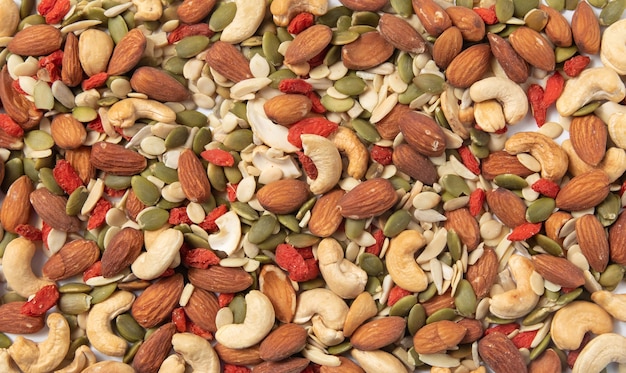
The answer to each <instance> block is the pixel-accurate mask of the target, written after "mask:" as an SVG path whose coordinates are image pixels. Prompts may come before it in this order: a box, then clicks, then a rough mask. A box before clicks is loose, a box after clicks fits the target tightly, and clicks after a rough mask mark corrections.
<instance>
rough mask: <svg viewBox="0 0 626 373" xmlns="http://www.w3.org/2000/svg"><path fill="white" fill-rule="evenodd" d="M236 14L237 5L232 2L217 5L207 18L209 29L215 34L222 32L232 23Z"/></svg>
mask: <svg viewBox="0 0 626 373" xmlns="http://www.w3.org/2000/svg"><path fill="white" fill-rule="evenodd" d="M236 12H237V4H235V3H234V2H231V3H223V2H220V3H218V5H217V7H215V10H213V14H211V17H210V18H209V28H210V29H211V30H213V31H215V32H219V31H223V30H224V29H225V28H226V26H228V25H229V24H230V23H231V22H232V21H233V19H234V18H235V13H236Z"/></svg>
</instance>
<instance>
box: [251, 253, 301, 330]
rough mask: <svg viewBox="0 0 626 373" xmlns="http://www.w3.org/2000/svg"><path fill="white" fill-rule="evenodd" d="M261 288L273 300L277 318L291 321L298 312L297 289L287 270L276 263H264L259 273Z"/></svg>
mask: <svg viewBox="0 0 626 373" xmlns="http://www.w3.org/2000/svg"><path fill="white" fill-rule="evenodd" d="M259 289H260V290H261V292H262V293H263V294H265V296H266V297H267V298H268V299H269V300H270V302H272V305H273V306H274V313H275V314H276V319H277V320H278V321H280V322H282V323H290V322H291V321H292V320H293V317H294V315H295V313H296V291H295V290H294V288H293V286H292V285H291V280H290V279H289V278H288V277H287V275H286V274H285V272H284V271H283V270H282V269H280V268H279V267H278V266H275V265H271V264H268V265H264V266H263V267H262V268H261V273H260V274H259Z"/></svg>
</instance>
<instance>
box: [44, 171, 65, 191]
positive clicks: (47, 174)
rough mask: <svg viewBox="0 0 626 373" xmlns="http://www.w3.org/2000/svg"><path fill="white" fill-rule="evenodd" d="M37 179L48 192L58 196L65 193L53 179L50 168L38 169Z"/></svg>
mask: <svg viewBox="0 0 626 373" xmlns="http://www.w3.org/2000/svg"><path fill="white" fill-rule="evenodd" d="M39 180H41V183H42V184H43V185H44V186H45V187H46V189H48V190H49V191H50V192H52V193H54V194H56V195H59V196H62V195H63V194H64V193H65V192H64V191H63V189H62V188H61V187H60V186H59V184H57V182H56V180H54V176H53V175H52V169H51V168H48V167H44V168H41V169H39Z"/></svg>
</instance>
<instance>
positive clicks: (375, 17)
mask: <svg viewBox="0 0 626 373" xmlns="http://www.w3.org/2000/svg"><path fill="white" fill-rule="evenodd" d="M379 20H380V15H379V14H378V13H375V12H369V11H362V12H354V13H353V14H352V25H353V26H354V25H366V26H371V27H374V28H375V27H378V21H379Z"/></svg>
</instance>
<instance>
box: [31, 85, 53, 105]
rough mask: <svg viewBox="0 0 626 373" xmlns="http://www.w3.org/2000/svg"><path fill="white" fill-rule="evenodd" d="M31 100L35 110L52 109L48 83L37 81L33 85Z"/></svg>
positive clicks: (51, 96) (50, 90) (50, 89)
mask: <svg viewBox="0 0 626 373" xmlns="http://www.w3.org/2000/svg"><path fill="white" fill-rule="evenodd" d="M33 98H34V100H35V107H36V108H37V109H40V110H50V109H52V108H53V107H54V95H53V94H52V88H50V85H48V82H45V81H43V80H39V81H37V83H35V89H34V91H33Z"/></svg>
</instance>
